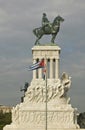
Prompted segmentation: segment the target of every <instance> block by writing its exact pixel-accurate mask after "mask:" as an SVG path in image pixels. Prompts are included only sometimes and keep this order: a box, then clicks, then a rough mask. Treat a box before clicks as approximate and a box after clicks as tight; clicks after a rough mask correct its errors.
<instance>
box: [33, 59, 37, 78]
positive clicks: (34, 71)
mask: <svg viewBox="0 0 85 130" xmlns="http://www.w3.org/2000/svg"><path fill="white" fill-rule="evenodd" d="M35 63H36V59H33V64H35ZM33 79H36V70H33Z"/></svg>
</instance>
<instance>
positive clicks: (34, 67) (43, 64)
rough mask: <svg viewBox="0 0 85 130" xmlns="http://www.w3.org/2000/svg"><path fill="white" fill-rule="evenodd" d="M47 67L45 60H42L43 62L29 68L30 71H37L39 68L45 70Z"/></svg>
mask: <svg viewBox="0 0 85 130" xmlns="http://www.w3.org/2000/svg"><path fill="white" fill-rule="evenodd" d="M44 67H45V62H44V59H42V60H41V61H39V62H37V63H35V64H33V65H31V66H29V69H28V70H30V71H31V70H36V69H39V68H44Z"/></svg>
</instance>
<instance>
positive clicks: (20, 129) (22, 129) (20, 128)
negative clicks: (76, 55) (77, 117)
mask: <svg viewBox="0 0 85 130" xmlns="http://www.w3.org/2000/svg"><path fill="white" fill-rule="evenodd" d="M33 129H34V130H46V128H37V129H36V128H30V127H25V126H23V125H21V126H18V125H17V126H16V125H11V127H10V125H6V126H5V127H4V130H33ZM47 130H77V129H74V128H69V129H67V128H47ZM78 130H85V129H80V128H79V129H78Z"/></svg>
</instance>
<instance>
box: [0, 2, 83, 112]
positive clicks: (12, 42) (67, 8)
mask: <svg viewBox="0 0 85 130" xmlns="http://www.w3.org/2000/svg"><path fill="white" fill-rule="evenodd" d="M43 12H45V13H46V14H47V17H48V19H49V21H50V22H52V21H53V19H54V18H55V17H56V16H57V15H60V16H62V17H63V18H64V19H65V21H64V22H63V23H62V24H61V28H60V32H59V33H58V35H57V37H56V40H55V42H56V43H57V44H58V45H59V46H60V48H61V54H60V75H61V74H62V73H63V72H67V73H68V74H69V75H70V76H71V77H72V86H71V89H70V91H69V95H70V97H71V104H72V106H73V107H77V108H78V110H79V112H85V0H0V104H2V105H12V106H15V105H16V104H17V103H19V102H20V97H21V95H22V94H23V93H21V92H20V87H23V86H24V83H25V82H29V83H30V82H31V80H32V73H31V72H28V70H27V69H26V66H29V65H30V64H31V63H32V52H31V48H32V47H33V46H34V42H35V39H36V37H35V36H34V35H33V33H32V30H33V29H34V28H36V27H40V26H41V18H42V14H43ZM50 38H51V36H43V38H42V39H41V43H44V42H45V43H46V42H47V41H48V42H50Z"/></svg>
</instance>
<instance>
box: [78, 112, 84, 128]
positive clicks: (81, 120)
mask: <svg viewBox="0 0 85 130" xmlns="http://www.w3.org/2000/svg"><path fill="white" fill-rule="evenodd" d="M78 124H79V126H80V128H85V112H84V113H80V114H79V116H78Z"/></svg>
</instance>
